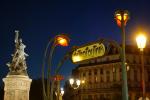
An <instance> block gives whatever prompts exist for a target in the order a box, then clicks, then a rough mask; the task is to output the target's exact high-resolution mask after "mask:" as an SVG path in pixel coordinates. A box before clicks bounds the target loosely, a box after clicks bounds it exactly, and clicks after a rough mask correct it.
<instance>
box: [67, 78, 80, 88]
mask: <svg viewBox="0 0 150 100" xmlns="http://www.w3.org/2000/svg"><path fill="white" fill-rule="evenodd" d="M69 83H70V85H71V87H73V89H77V88H79V86H80V83H81V82H80V80H79V79H73V78H70V79H69Z"/></svg>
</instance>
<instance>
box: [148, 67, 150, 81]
mask: <svg viewBox="0 0 150 100" xmlns="http://www.w3.org/2000/svg"><path fill="white" fill-rule="evenodd" d="M148 82H150V70H149V71H148Z"/></svg>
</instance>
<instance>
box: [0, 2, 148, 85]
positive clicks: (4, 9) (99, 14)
mask: <svg viewBox="0 0 150 100" xmlns="http://www.w3.org/2000/svg"><path fill="white" fill-rule="evenodd" d="M149 4H150V2H149V0H147V1H146V0H98V1H94V0H90V1H88V0H45V1H44V0H41V1H38V0H35V1H30V0H28V1H27V0H24V1H23V0H18V1H13V2H12V1H4V0H3V1H0V12H1V14H0V83H2V78H3V77H5V76H6V74H7V73H8V68H7V66H6V63H7V62H8V61H11V54H12V53H13V50H14V36H15V33H14V31H15V30H16V29H17V30H20V34H21V38H22V39H23V42H24V44H26V45H27V48H26V49H25V51H26V53H27V54H29V57H27V65H28V73H29V77H31V78H39V77H41V65H42V59H43V54H44V49H45V46H46V45H47V43H48V41H49V40H50V38H52V37H54V36H55V35H57V34H60V33H67V34H69V35H70V38H71V41H70V46H69V47H57V48H56V52H55V54H54V60H53V68H54V67H55V66H56V64H57V63H58V61H59V60H60V59H61V58H62V57H63V55H64V54H65V52H66V51H67V50H69V49H70V48H71V47H72V46H74V45H81V44H84V43H87V42H90V41H95V40H97V39H99V38H107V39H113V40H116V41H118V42H120V40H121V34H120V30H119V28H118V27H117V25H116V22H115V20H114V16H113V14H114V12H115V11H116V10H117V9H127V10H129V12H130V16H131V19H130V20H129V21H128V23H127V27H126V36H127V40H126V41H127V43H130V44H135V43H134V41H135V38H134V36H135V34H136V33H137V31H139V30H140V31H144V32H146V33H147V35H148V34H149V33H150V30H149V29H150V13H149V11H150V6H149ZM75 66H76V65H73V64H71V62H70V61H67V62H66V63H65V65H64V66H62V69H61V73H62V74H63V75H65V76H66V77H65V79H67V78H68V77H69V75H70V73H71V70H72V69H73V68H74V67H75Z"/></svg>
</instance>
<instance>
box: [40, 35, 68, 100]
mask: <svg viewBox="0 0 150 100" xmlns="http://www.w3.org/2000/svg"><path fill="white" fill-rule="evenodd" d="M68 44H69V38H68V36H67V35H65V34H60V35H56V36H55V37H54V38H52V39H50V41H49V42H48V44H47V46H46V49H45V52H44V59H43V64H42V84H43V98H44V100H53V85H54V84H53V82H51V80H50V79H51V77H52V76H51V66H52V56H53V52H54V50H55V47H56V46H57V45H60V46H68ZM49 49H50V51H49V53H48V50H49ZM48 54H49V55H48ZM46 61H48V62H47V69H46V71H47V72H46V74H47V86H46V87H47V89H45V81H44V76H45V75H44V72H45V70H44V69H45V66H46V64H45V63H46ZM50 84H51V87H50ZM50 89H51V91H50ZM46 90H47V91H46Z"/></svg>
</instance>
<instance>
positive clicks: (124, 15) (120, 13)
mask: <svg viewBox="0 0 150 100" xmlns="http://www.w3.org/2000/svg"><path fill="white" fill-rule="evenodd" d="M114 17H115V19H116V22H117V25H118V26H119V27H121V23H122V22H123V23H124V24H123V25H124V26H125V25H126V23H127V21H128V20H129V12H128V11H127V10H117V11H116V12H115V15H114Z"/></svg>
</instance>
